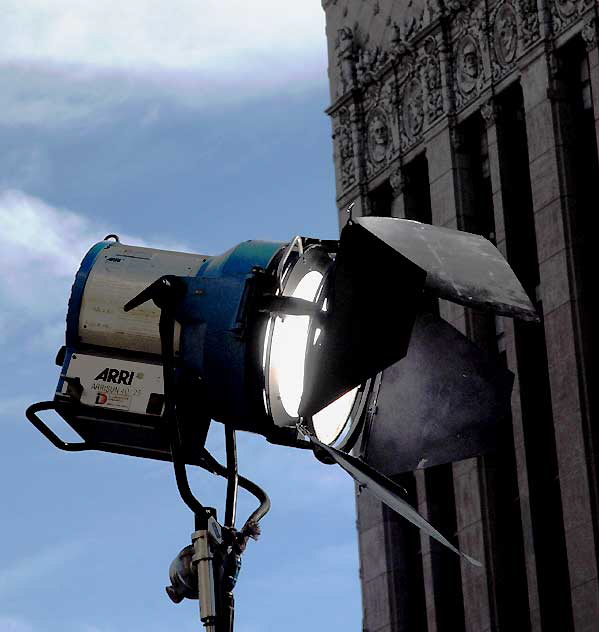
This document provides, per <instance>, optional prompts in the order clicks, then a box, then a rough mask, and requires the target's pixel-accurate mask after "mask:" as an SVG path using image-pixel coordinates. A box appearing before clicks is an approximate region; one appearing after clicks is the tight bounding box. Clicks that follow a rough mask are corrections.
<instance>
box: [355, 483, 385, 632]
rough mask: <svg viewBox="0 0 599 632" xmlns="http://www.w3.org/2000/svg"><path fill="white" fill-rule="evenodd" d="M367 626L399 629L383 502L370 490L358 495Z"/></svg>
mask: <svg viewBox="0 0 599 632" xmlns="http://www.w3.org/2000/svg"><path fill="white" fill-rule="evenodd" d="M356 508H357V514H358V519H357V527H358V545H359V551H360V583H361V585H362V604H363V607H362V610H363V620H362V624H363V629H364V630H367V631H368V632H395V628H393V627H392V617H391V603H392V601H393V595H391V594H390V587H391V586H392V582H391V581H390V577H389V574H390V561H391V559H390V555H389V548H388V543H387V536H386V534H387V528H386V522H385V516H384V513H383V511H384V510H383V505H382V504H381V503H380V502H379V501H378V500H376V498H374V496H372V495H371V494H369V493H367V492H362V493H358V494H357V496H356Z"/></svg>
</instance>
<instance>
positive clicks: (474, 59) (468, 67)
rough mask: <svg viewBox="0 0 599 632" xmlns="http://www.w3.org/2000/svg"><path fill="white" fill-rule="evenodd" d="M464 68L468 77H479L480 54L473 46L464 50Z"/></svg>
mask: <svg viewBox="0 0 599 632" xmlns="http://www.w3.org/2000/svg"><path fill="white" fill-rule="evenodd" d="M462 68H463V71H464V74H465V75H466V77H468V78H470V79H476V78H477V77H478V55H477V54H476V51H475V50H474V49H473V48H471V49H468V50H467V51H464V65H463V66H462Z"/></svg>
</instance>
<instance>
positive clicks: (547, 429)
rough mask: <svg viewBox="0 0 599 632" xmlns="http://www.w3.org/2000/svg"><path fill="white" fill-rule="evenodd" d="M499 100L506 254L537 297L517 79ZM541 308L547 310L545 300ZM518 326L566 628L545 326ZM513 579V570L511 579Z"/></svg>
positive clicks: (550, 598) (530, 427) (542, 560)
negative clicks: (515, 83) (514, 84)
mask: <svg viewBox="0 0 599 632" xmlns="http://www.w3.org/2000/svg"><path fill="white" fill-rule="evenodd" d="M500 106H501V110H500V112H501V116H500V119H499V121H498V137H499V141H500V161H501V181H502V195H503V201H504V219H505V231H506V249H507V258H508V261H509V262H510V264H511V266H512V268H513V269H514V270H515V272H516V274H517V275H518V277H519V278H520V280H521V281H522V284H523V286H524V288H525V289H526V291H527V293H528V295H529V296H530V297H531V298H533V299H534V297H535V296H536V294H537V291H536V290H537V286H538V284H539V266H538V259H537V240H536V232H535V223H534V213H533V205H532V194H531V184H530V172H529V165H528V141H527V136H526V123H525V117H524V109H523V101H522V91H521V88H520V86H519V85H517V86H515V87H513V88H511V89H510V90H508V91H506V92H504V93H503V95H502V100H501V103H500ZM537 309H538V310H539V312H541V313H542V305H541V304H540V303H537ZM514 331H515V344H516V356H517V367H518V378H519V386H520V402H521V411H522V427H523V433H524V447H525V454H526V463H527V470H528V471H527V473H528V486H529V499H530V508H531V520H532V533H533V539H534V543H533V546H534V552H535V559H536V565H537V569H536V570H537V573H536V575H537V580H538V590H539V601H540V611H541V620H542V627H543V629H548V630H560V631H564V632H567V631H569V630H571V629H572V627H573V623H572V604H571V601H570V587H569V581H568V576H569V573H568V564H567V557H566V544H565V536H564V523H563V511H562V502H561V494H560V486H559V477H558V468H557V455H556V447H555V432H554V427H553V410H552V403H551V392H550V386H549V370H548V362H547V349H546V341H545V332H544V328H543V327H542V326H539V325H537V324H536V323H527V322H522V321H516V322H515V324H514ZM521 572H522V574H524V573H523V570H522V571H521ZM516 580H517V576H516V575H513V576H512V577H511V579H510V581H516ZM507 601H508V602H509V599H507ZM509 605H510V604H509V603H508V607H509ZM521 605H522V606H523V604H521ZM512 607H513V605H512Z"/></svg>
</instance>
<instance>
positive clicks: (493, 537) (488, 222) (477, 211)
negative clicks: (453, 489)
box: [457, 114, 530, 632]
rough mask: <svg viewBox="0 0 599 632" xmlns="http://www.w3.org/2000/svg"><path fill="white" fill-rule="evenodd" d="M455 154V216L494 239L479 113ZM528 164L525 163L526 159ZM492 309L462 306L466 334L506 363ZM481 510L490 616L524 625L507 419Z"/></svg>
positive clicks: (488, 459) (486, 460)
mask: <svg viewBox="0 0 599 632" xmlns="http://www.w3.org/2000/svg"><path fill="white" fill-rule="evenodd" d="M459 131H460V135H461V137H462V144H461V147H460V150H459V155H458V157H457V162H458V166H459V176H460V187H461V190H460V202H461V204H460V211H461V213H460V217H459V223H460V228H461V229H462V230H467V231H469V232H472V233H476V234H478V235H482V236H483V237H485V238H487V239H489V240H490V241H492V242H493V243H495V214H494V206H493V189H492V183H491V174H490V162H489V152H488V146H487V132H486V129H485V125H484V122H483V120H482V117H481V116H480V115H478V114H476V115H474V116H472V117H470V118H469V119H468V120H467V121H465V123H464V124H463V125H462V126H461V128H460V130H459ZM526 168H528V164H526ZM498 322H501V321H500V320H499V321H498V320H497V319H495V317H494V316H493V315H492V314H488V313H485V312H480V311H475V310H467V330H468V335H469V337H470V338H471V339H472V340H473V341H474V342H475V343H476V344H477V345H478V346H479V347H481V348H482V349H483V350H485V351H486V352H487V353H489V354H491V355H494V356H496V357H499V358H500V361H501V364H502V365H503V366H505V365H506V358H505V353H500V350H501V351H503V348H504V346H505V344H504V340H503V335H504V334H503V331H502V330H500V329H499V328H498V327H497V324H498ZM479 475H480V490H481V496H482V506H481V510H482V515H483V523H484V528H485V532H486V539H487V541H488V543H489V546H487V554H488V555H489V557H490V564H489V568H488V574H489V579H490V586H492V587H493V589H494V595H493V600H492V602H491V605H492V616H493V618H494V619H495V625H497V626H498V628H499V629H506V630H510V629H513V630H516V629H517V630H522V632H525V631H526V630H529V629H530V613H529V608H528V587H527V582H526V566H525V558H524V541H523V537H522V517H521V514H520V496H519V489H518V474H517V469H516V457H515V446H514V431H513V424H512V419H511V418H510V419H505V420H503V423H502V424H501V425H500V427H499V436H498V445H497V450H496V452H495V453H493V454H489V455H485V456H484V457H483V458H482V459H480V462H479Z"/></svg>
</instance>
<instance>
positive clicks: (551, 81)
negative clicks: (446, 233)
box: [323, 0, 599, 632]
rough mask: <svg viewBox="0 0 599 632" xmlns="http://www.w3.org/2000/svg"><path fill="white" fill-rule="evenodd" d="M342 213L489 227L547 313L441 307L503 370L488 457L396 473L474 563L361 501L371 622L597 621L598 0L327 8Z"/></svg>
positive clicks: (519, 626)
mask: <svg viewBox="0 0 599 632" xmlns="http://www.w3.org/2000/svg"><path fill="white" fill-rule="evenodd" d="M323 8H324V10H325V12H326V23H327V39H328V49H329V77H330V88H331V106H330V108H329V109H328V110H327V112H328V114H329V115H330V117H331V121H332V129H333V146H334V161H335V168H336V182H337V203H338V211H339V219H340V224H343V223H344V222H345V221H346V219H347V216H346V215H347V214H346V212H345V209H346V208H347V207H348V206H349V205H350V204H351V203H354V207H353V210H352V212H353V214H354V216H357V215H381V216H393V217H406V218H410V219H417V220H419V221H423V222H431V223H434V224H436V225H440V226H446V227H450V228H458V229H463V230H467V231H470V232H475V233H479V234H482V235H485V236H486V237H488V238H489V239H491V240H492V241H493V242H494V243H496V244H497V246H498V248H499V249H500V250H501V251H502V252H503V253H504V255H506V257H507V259H508V261H509V262H510V263H511V265H512V267H513V268H514V270H515V271H516V273H517V275H518V276H519V278H520V279H521V280H522V282H523V285H524V287H525V288H526V290H527V292H528V294H529V296H530V297H531V298H532V299H533V300H534V302H535V304H536V307H537V308H538V311H539V313H540V314H542V323H541V324H540V325H538V324H530V323H523V322H513V321H511V320H509V319H504V318H494V317H489V316H486V315H481V314H478V313H474V312H472V311H470V310H468V309H465V308H462V307H460V306H457V305H453V304H448V303H444V302H440V305H439V309H440V312H441V315H442V316H443V317H444V318H445V319H446V320H448V321H449V322H450V323H452V324H453V325H454V326H455V327H457V328H458V329H460V330H461V331H462V332H464V333H466V334H467V335H468V336H469V337H470V338H471V339H473V340H474V341H475V342H477V343H478V344H479V346H481V347H483V348H484V349H486V350H488V351H489V352H491V353H493V354H498V355H499V356H500V357H501V359H502V362H504V363H505V365H506V366H507V367H508V368H509V369H510V370H512V371H513V372H514V373H515V376H516V380H515V386H514V391H513V395H512V415H511V421H510V423H506V424H505V425H504V426H503V431H502V437H501V441H500V444H499V445H498V450H497V453H495V454H493V455H489V456H484V457H479V458H476V459H469V460H467V461H462V462H459V463H455V464H449V465H442V466H438V467H434V468H430V469H428V470H419V471H417V472H415V473H409V474H401V475H399V476H398V479H399V480H400V482H401V483H402V485H403V486H404V487H405V488H406V489H407V490H408V492H409V494H410V496H411V498H412V501H413V503H414V504H415V505H417V506H418V508H419V510H420V511H421V513H422V514H423V515H425V516H426V517H428V518H429V520H430V521H431V522H432V523H433V524H435V526H437V527H439V528H441V529H442V530H443V531H444V532H445V533H447V534H449V535H452V536H454V540H455V541H456V542H458V543H459V545H460V547H461V548H462V549H463V550H465V551H466V552H468V553H469V554H471V555H473V556H474V557H477V558H478V559H479V560H481V561H482V562H483V564H484V568H483V569H477V568H474V567H472V566H470V565H465V564H460V560H459V558H457V556H455V555H453V554H452V553H451V552H446V551H444V550H441V548H439V547H437V546H436V544H435V543H431V542H430V541H429V539H428V538H427V537H421V535H420V534H419V533H418V531H417V530H416V529H415V528H413V527H412V526H410V525H408V524H407V523H405V522H404V521H402V520H401V518H398V517H397V516H396V515H395V514H394V513H393V512H391V511H389V510H387V509H386V508H385V507H384V506H383V505H381V504H380V503H378V502H376V501H374V500H373V499H372V497H370V496H369V495H368V494H367V493H366V492H364V493H362V494H358V496H357V513H358V521H357V525H358V534H359V545H360V559H361V568H360V576H361V585H362V594H363V628H364V631H365V632H397V631H402V632H403V631H405V632H420V631H427V632H442V631H450V632H460V631H462V630H467V631H469V632H485V631H487V630H507V631H510V632H512V631H513V632H520V631H523V632H525V631H527V630H534V631H541V630H543V631H547V630H556V631H559V632H567V631H570V630H572V631H576V632H583V631H585V632H597V631H599V578H598V567H599V556H598V553H599V520H598V517H599V475H598V474H599V473H598V468H599V464H598V457H599V451H598V446H599V420H598V419H597V407H598V405H599V398H598V390H599V383H598V380H597V378H596V374H597V372H596V373H595V379H594V380H593V379H592V376H593V375H594V374H593V367H594V366H595V368H596V365H597V357H598V356H597V337H596V335H595V333H594V331H593V325H597V324H599V319H598V318H597V308H596V307H595V306H594V304H593V296H592V294H593V288H594V286H595V285H596V282H595V280H594V277H595V274H596V273H597V271H599V266H598V265H597V263H596V259H595V253H594V241H595V238H596V235H597V224H598V221H597V215H598V214H599V159H598V152H597V146H598V136H599V51H598V48H597V39H598V29H599V4H598V3H597V0H323Z"/></svg>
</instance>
